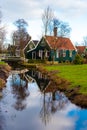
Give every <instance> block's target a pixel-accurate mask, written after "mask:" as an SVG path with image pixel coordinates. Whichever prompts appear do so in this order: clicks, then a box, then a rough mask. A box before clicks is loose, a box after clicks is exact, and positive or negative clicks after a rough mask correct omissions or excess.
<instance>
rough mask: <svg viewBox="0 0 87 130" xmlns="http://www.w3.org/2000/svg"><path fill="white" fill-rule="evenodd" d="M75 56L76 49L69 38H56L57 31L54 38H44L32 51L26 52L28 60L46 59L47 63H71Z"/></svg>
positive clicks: (55, 30)
mask: <svg viewBox="0 0 87 130" xmlns="http://www.w3.org/2000/svg"><path fill="white" fill-rule="evenodd" d="M75 54H76V48H75V46H74V45H73V44H72V42H71V40H70V39H69V38H65V37H58V36H57V29H56V28H55V29H54V36H44V37H42V38H41V40H40V41H39V42H38V44H37V45H36V46H35V48H34V49H32V50H28V51H27V55H26V56H27V58H28V59H41V60H43V59H47V60H48V61H53V60H54V61H58V62H62V61H64V62H65V61H72V60H73V59H74V57H75Z"/></svg>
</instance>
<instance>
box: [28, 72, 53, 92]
mask: <svg viewBox="0 0 87 130" xmlns="http://www.w3.org/2000/svg"><path fill="white" fill-rule="evenodd" d="M27 74H28V75H29V76H31V77H32V78H34V79H35V81H36V83H37V84H38V87H39V88H40V90H41V91H43V90H44V89H45V88H46V87H47V85H48V84H49V82H50V81H49V79H48V78H47V76H46V75H43V74H42V73H41V72H39V71H35V70H30V71H28V72H27V73H26V75H27Z"/></svg>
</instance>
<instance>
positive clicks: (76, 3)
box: [0, 0, 87, 43]
mask: <svg viewBox="0 0 87 130" xmlns="http://www.w3.org/2000/svg"><path fill="white" fill-rule="evenodd" d="M48 6H50V7H51V8H52V10H53V11H54V14H55V16H56V17H57V18H59V19H60V20H62V21H64V22H68V23H69V25H70V27H71V28H72V31H71V35H70V36H71V37H70V39H71V40H72V42H73V43H75V42H79V43H81V42H82V40H83V37H84V36H87V0H0V8H1V11H2V14H3V18H2V21H3V23H5V25H6V26H7V29H8V36H9V34H10V33H11V31H12V30H14V27H13V23H14V22H15V21H16V20H18V19H19V18H23V19H25V21H26V22H28V24H29V26H28V31H29V34H30V35H31V36H32V39H39V37H40V35H41V30H42V20H41V15H42V12H43V10H44V9H45V8H46V7H48Z"/></svg>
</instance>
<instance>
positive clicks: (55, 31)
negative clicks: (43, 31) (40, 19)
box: [54, 27, 57, 37]
mask: <svg viewBox="0 0 87 130" xmlns="http://www.w3.org/2000/svg"><path fill="white" fill-rule="evenodd" d="M54 37H57V27H54Z"/></svg>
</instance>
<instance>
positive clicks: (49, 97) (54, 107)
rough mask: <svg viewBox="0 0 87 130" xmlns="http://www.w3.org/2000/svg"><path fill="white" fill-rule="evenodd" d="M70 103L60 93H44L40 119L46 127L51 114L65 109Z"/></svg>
mask: <svg viewBox="0 0 87 130" xmlns="http://www.w3.org/2000/svg"><path fill="white" fill-rule="evenodd" d="M68 103H69V101H68V99H67V98H66V97H65V96H64V94H63V93H61V92H59V91H56V92H50V93H44V96H43V106H42V109H41V111H40V117H41V118H42V121H43V122H44V123H45V125H46V124H47V123H48V122H49V120H50V119H51V114H53V113H55V112H57V111H60V110H62V109H64V107H65V106H66V105H67V104H68Z"/></svg>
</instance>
